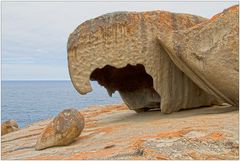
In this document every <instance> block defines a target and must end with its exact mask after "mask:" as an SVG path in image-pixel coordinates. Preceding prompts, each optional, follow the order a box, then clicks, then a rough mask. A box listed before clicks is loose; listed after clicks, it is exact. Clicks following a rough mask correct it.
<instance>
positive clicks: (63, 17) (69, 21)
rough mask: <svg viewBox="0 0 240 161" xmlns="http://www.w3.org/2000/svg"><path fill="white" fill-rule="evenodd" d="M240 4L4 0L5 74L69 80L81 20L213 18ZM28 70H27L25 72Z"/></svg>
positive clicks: (7, 76)
mask: <svg viewBox="0 0 240 161" xmlns="http://www.w3.org/2000/svg"><path fill="white" fill-rule="evenodd" d="M237 3H238V2H237V1H236V2H113V1H110V2H2V63H3V64H4V66H5V68H3V78H4V79H22V78H23V76H24V77H25V78H26V79H41V78H44V79H47V78H48V79H56V78H65V79H69V77H68V70H67V51H66V46H67V39H68V36H69V34H70V33H71V32H73V31H74V29H75V28H76V27H77V26H78V25H79V24H80V23H82V22H84V21H86V20H88V19H91V18H94V17H97V16H100V15H102V14H105V13H110V12H114V11H149V10H159V9H160V10H168V11H172V12H178V13H191V14H196V15H200V16H203V17H208V18H210V17H211V16H213V15H215V14H216V13H219V12H221V11H222V10H224V9H225V8H227V7H230V6H232V5H234V4H237ZM65 68H66V69H65ZM23 69H24V74H22V75H19V74H18V73H22V72H23V71H22V70H23ZM33 70H34V71H33ZM43 71H45V72H43ZM54 71H56V72H57V73H58V74H57V76H56V75H54V74H53V73H54ZM60 71H62V72H60ZM34 72H35V73H34ZM14 73H15V74H14Z"/></svg>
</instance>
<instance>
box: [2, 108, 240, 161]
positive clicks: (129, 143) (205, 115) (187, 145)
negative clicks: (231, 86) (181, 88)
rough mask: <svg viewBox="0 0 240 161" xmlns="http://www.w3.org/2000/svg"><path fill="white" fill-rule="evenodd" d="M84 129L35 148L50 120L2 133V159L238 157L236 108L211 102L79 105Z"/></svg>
mask: <svg viewBox="0 0 240 161" xmlns="http://www.w3.org/2000/svg"><path fill="white" fill-rule="evenodd" d="M81 113H82V114H83V116H84V117H85V122H86V125H85V128H84V130H83V132H82V134H81V135H80V136H79V137H78V139H77V140H76V141H75V142H74V143H72V144H71V145H69V146H62V147H53V148H49V149H45V150H42V151H35V150H34V145H35V143H36V141H37V138H38V136H39V134H40V133H41V131H42V130H43V129H44V127H45V126H46V125H47V124H48V122H49V121H50V120H45V121H41V122H38V123H35V124H33V125H30V126H28V127H26V128H23V129H21V130H18V131H16V132H12V133H9V134H7V135H4V136H2V140H1V143H2V154H1V156H2V159H61V160H62V159H75V160H77V159H238V158H239V140H238V122H239V120H238V110H236V107H229V106H228V105H225V106H214V107H207V108H201V109H193V110H185V111H180V112H176V113H172V114H162V113H161V112H160V111H149V112H145V113H139V114H137V113H135V112H134V111H130V110H128V109H127V107H126V106H125V105H108V106H94V107H89V108H85V109H82V110H81Z"/></svg>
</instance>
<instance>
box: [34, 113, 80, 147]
mask: <svg viewBox="0 0 240 161" xmlns="http://www.w3.org/2000/svg"><path fill="white" fill-rule="evenodd" d="M83 128H84V117H83V116H82V114H81V113H80V112H79V111H78V110H76V109H65V110H64V111H62V112H60V113H59V114H58V115H57V116H56V117H55V118H54V119H53V121H51V122H50V123H49V124H48V125H47V127H46V128H45V129H44V130H43V132H42V133H41V135H40V137H39V139H38V140H37V143H36V145H35V149H36V150H42V149H45V148H48V147H53V146H64V145H69V144H70V143H72V142H73V141H74V139H75V138H77V137H78V136H79V135H80V134H81V132H82V130H83Z"/></svg>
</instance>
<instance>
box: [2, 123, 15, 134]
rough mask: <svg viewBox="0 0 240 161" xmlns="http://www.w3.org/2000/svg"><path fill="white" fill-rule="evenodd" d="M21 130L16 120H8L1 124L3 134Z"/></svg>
mask: <svg viewBox="0 0 240 161" xmlns="http://www.w3.org/2000/svg"><path fill="white" fill-rule="evenodd" d="M17 130H19V128H18V124H17V122H16V121H15V120H8V121H5V122H3V123H2V124H1V135H6V134H8V133H11V132H14V131H17Z"/></svg>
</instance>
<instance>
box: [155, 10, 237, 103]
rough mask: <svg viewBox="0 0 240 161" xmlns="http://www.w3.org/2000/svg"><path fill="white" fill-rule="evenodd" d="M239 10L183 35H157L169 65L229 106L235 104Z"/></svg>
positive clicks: (225, 13) (225, 12)
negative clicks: (172, 64)
mask: <svg viewBox="0 0 240 161" xmlns="http://www.w3.org/2000/svg"><path fill="white" fill-rule="evenodd" d="M238 21H239V7H238V6H232V7H230V8H228V9H225V10H224V11H223V12H222V13H219V14H217V15H215V16H214V17H212V18H211V19H210V20H208V21H205V22H203V23H201V24H199V25H196V26H194V27H192V28H190V29H187V30H183V31H175V32H172V33H171V34H168V35H165V36H164V37H163V36H162V35H160V37H159V40H160V42H161V45H162V46H163V47H164V48H165V50H166V51H167V53H168V55H169V56H170V57H171V59H172V61H173V62H174V63H175V64H176V65H177V67H178V68H180V69H181V70H182V71H183V72H184V73H185V74H186V75H187V76H188V77H189V78H191V79H192V80H193V81H194V82H195V83H196V84H197V85H198V86H199V87H201V88H202V89H204V91H206V92H207V93H209V94H212V95H214V96H215V97H217V98H219V99H220V100H223V101H224V102H227V103H229V104H232V105H237V106H238V102H239V98H238V97H239V93H238V92H239V84H238V83H239V67H238V65H239V64H238V63H239V60H238V59H239V55H238V53H239V22H238Z"/></svg>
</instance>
